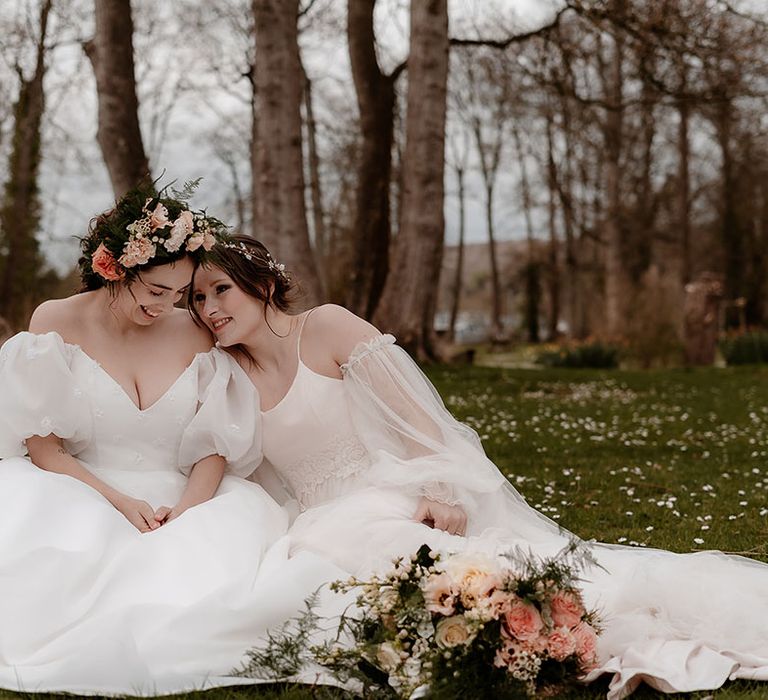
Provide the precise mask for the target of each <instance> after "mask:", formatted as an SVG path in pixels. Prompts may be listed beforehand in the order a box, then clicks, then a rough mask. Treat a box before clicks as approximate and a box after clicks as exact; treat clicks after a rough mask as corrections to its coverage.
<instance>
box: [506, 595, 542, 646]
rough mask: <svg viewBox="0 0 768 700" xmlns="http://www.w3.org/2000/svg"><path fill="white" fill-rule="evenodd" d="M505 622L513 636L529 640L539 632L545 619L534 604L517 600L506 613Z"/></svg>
mask: <svg viewBox="0 0 768 700" xmlns="http://www.w3.org/2000/svg"><path fill="white" fill-rule="evenodd" d="M504 624H505V625H506V627H507V631H508V632H509V633H510V634H511V635H512V636H513V637H515V638H517V639H519V640H521V641H527V640H530V639H533V638H535V637H536V636H537V635H538V634H539V632H540V631H541V628H542V627H543V626H544V621H543V620H542V619H541V615H540V614H539V611H538V610H537V609H536V607H535V606H534V605H531V604H530V603H525V602H523V601H522V600H515V601H513V602H512V603H511V604H510V606H509V608H508V609H507V611H506V613H504Z"/></svg>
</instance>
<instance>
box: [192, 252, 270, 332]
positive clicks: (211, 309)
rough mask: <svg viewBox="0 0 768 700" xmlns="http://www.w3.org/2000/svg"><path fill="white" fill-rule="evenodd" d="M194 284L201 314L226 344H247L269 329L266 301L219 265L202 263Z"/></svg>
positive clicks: (197, 306) (197, 309) (193, 291)
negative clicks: (266, 316)
mask: <svg viewBox="0 0 768 700" xmlns="http://www.w3.org/2000/svg"><path fill="white" fill-rule="evenodd" d="M192 284H193V289H192V303H193V304H194V307H195V311H196V312H197V315H198V317H199V318H200V319H201V320H202V322H203V323H204V324H205V325H206V326H207V327H208V328H209V329H210V330H211V332H212V333H213V334H214V335H215V336H216V339H217V340H218V341H219V343H220V344H221V345H223V346H224V347H231V346H233V345H238V344H240V343H246V342H248V340H249V339H252V338H253V337H254V336H255V335H256V334H258V333H260V332H261V331H263V330H266V325H265V324H264V314H265V308H266V305H265V303H264V301H262V300H260V299H256V298H255V297H252V296H251V295H249V294H246V293H245V292H244V291H243V290H242V289H240V287H238V286H237V285H236V284H235V283H234V282H233V281H232V278H231V277H230V276H229V275H227V273H226V272H224V271H222V270H221V269H219V268H218V267H214V266H213V265H208V266H206V265H202V266H200V267H199V268H198V269H197V270H196V271H195V276H194V279H193V281H192Z"/></svg>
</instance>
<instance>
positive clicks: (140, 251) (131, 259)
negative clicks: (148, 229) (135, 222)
mask: <svg viewBox="0 0 768 700" xmlns="http://www.w3.org/2000/svg"><path fill="white" fill-rule="evenodd" d="M156 252H157V249H156V248H155V244H154V243H152V241H150V240H149V239H148V238H133V239H131V240H130V241H128V242H127V243H126V244H125V246H124V247H123V254H122V255H121V256H120V260H119V262H120V264H121V265H122V266H123V267H135V266H136V265H146V264H147V263H148V262H149V260H150V258H152V257H153V256H154V255H155V253H156Z"/></svg>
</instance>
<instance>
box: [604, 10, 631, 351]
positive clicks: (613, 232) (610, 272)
mask: <svg viewBox="0 0 768 700" xmlns="http://www.w3.org/2000/svg"><path fill="white" fill-rule="evenodd" d="M623 7H624V0H614V2H613V9H614V11H615V12H617V13H618V14H619V15H621V14H623V12H622V11H623ZM623 48H624V47H623V40H622V37H621V34H620V33H619V31H617V32H616V33H615V34H614V46H613V52H612V56H611V60H610V64H609V67H608V76H607V86H606V87H607V89H606V93H607V94H606V101H607V102H608V105H609V108H608V110H607V114H606V116H605V125H604V137H605V151H606V160H605V166H604V167H605V198H606V203H607V211H606V212H605V220H604V221H605V245H606V251H605V322H606V331H607V333H608V335H609V336H617V335H619V334H620V333H621V330H622V324H623V321H624V300H625V295H626V293H627V284H626V275H625V268H624V258H623V253H624V245H623V243H624V241H623V238H624V234H623V230H622V221H621V149H622V123H623V107H622V101H623V84H622V83H623V71H622V63H623Z"/></svg>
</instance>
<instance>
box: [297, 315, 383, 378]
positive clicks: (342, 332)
mask: <svg viewBox="0 0 768 700" xmlns="http://www.w3.org/2000/svg"><path fill="white" fill-rule="evenodd" d="M307 326H308V327H309V332H310V333H311V335H312V338H313V341H315V342H317V343H320V344H322V345H323V346H324V347H327V348H329V349H330V351H331V353H332V354H333V359H334V360H335V361H336V363H337V364H339V365H342V364H344V363H345V362H346V361H347V360H348V359H349V356H350V355H351V354H352V351H353V350H354V349H355V347H356V346H357V345H358V344H359V343H363V342H366V341H368V340H370V339H371V338H375V337H376V336H379V335H381V332H380V331H379V330H378V328H376V327H375V326H374V325H372V324H371V323H369V322H368V321H366V320H365V319H363V318H360V317H359V316H356V315H355V314H353V313H352V312H351V311H349V310H348V309H345V308H344V307H343V306H338V305H337V304H323V305H322V306H318V307H316V308H315V309H313V311H312V313H311V315H310V317H309V318H308V320H307Z"/></svg>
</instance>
